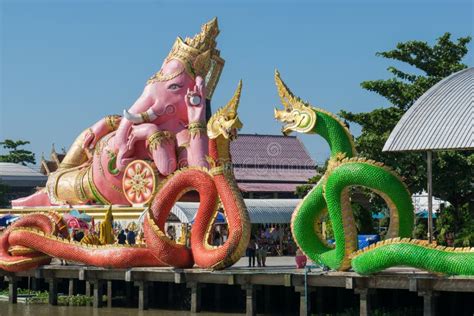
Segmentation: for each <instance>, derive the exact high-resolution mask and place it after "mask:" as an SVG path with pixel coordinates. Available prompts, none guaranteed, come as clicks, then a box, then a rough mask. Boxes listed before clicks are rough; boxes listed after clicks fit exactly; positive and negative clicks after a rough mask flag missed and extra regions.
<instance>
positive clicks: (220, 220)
mask: <svg viewBox="0 0 474 316" xmlns="http://www.w3.org/2000/svg"><path fill="white" fill-rule="evenodd" d="M195 220H196V215H194V217H193V219H192V220H191V224H194V221H195ZM225 223H226V221H225V216H224V214H222V213H221V212H219V213H217V217H216V220H215V221H214V224H225Z"/></svg>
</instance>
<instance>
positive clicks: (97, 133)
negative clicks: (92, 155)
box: [82, 120, 109, 149]
mask: <svg viewBox="0 0 474 316" xmlns="http://www.w3.org/2000/svg"><path fill="white" fill-rule="evenodd" d="M108 131H109V130H108V127H107V125H106V124H105V121H104V120H100V121H98V122H97V123H95V124H94V125H92V126H91V127H90V128H89V129H88V130H87V132H86V134H85V135H84V143H83V144H82V148H84V149H92V148H94V147H95V145H96V144H97V142H98V141H99V140H100V139H101V138H102V137H104V135H106V134H107V133H108Z"/></svg>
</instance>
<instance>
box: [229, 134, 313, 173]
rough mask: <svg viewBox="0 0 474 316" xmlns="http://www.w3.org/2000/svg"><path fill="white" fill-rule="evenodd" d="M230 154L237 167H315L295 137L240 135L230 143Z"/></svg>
mask: <svg viewBox="0 0 474 316" xmlns="http://www.w3.org/2000/svg"><path fill="white" fill-rule="evenodd" d="M230 152H231V154H232V162H233V163H234V165H237V166H241V165H245V166H253V165H272V166H292V167H294V166H305V167H309V168H313V169H314V166H315V164H314V161H313V159H311V157H310V156H309V154H308V152H307V151H306V148H305V147H304V145H303V143H301V141H300V140H299V139H298V138H297V137H296V136H279V135H250V134H242V135H239V137H237V139H236V140H234V141H233V142H231V145H230Z"/></svg>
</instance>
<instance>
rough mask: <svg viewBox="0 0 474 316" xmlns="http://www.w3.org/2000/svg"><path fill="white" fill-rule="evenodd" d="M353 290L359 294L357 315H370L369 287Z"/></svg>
mask: <svg viewBox="0 0 474 316" xmlns="http://www.w3.org/2000/svg"><path fill="white" fill-rule="evenodd" d="M354 292H355V293H356V294H359V296H360V301H359V302H360V303H359V304H360V305H359V312H360V313H359V315H360V316H368V315H370V291H369V289H364V288H360V289H355V290H354Z"/></svg>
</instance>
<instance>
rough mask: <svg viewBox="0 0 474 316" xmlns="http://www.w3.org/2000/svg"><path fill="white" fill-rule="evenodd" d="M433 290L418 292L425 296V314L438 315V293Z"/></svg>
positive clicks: (427, 315)
mask: <svg viewBox="0 0 474 316" xmlns="http://www.w3.org/2000/svg"><path fill="white" fill-rule="evenodd" d="M436 294H437V293H433V292H432V291H422V292H418V295H419V296H423V316H431V315H436V296H437V295H436Z"/></svg>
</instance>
